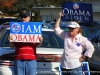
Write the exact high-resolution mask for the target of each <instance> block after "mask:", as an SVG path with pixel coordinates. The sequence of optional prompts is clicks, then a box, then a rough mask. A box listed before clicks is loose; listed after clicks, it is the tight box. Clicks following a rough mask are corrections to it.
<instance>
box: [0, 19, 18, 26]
mask: <svg viewBox="0 0 100 75" xmlns="http://www.w3.org/2000/svg"><path fill="white" fill-rule="evenodd" d="M11 21H12V22H17V21H20V20H18V19H16V18H0V25H1V24H3V23H6V22H11Z"/></svg>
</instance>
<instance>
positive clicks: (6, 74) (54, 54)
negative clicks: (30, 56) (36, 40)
mask: <svg viewBox="0 0 100 75" xmlns="http://www.w3.org/2000/svg"><path fill="white" fill-rule="evenodd" d="M42 30H43V31H42V36H43V39H44V40H43V43H42V46H41V47H38V48H37V50H36V52H37V62H38V63H37V74H40V75H41V74H42V75H45V74H49V75H50V74H58V73H59V71H58V70H59V69H58V67H59V64H60V59H61V56H62V53H63V46H64V45H63V44H64V43H63V42H64V41H63V40H62V39H61V38H59V37H58V36H57V35H56V34H55V33H54V31H53V30H52V29H44V28H43V29H42ZM9 34H10V28H6V29H4V30H3V31H2V33H1V35H0V75H14V69H13V66H14V63H13V61H14V52H15V50H14V49H11V48H10V47H9V41H8V35H9Z"/></svg>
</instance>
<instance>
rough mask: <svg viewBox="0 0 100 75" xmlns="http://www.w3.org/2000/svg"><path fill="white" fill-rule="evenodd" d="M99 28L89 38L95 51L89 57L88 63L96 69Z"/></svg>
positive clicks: (99, 63)
mask: <svg viewBox="0 0 100 75" xmlns="http://www.w3.org/2000/svg"><path fill="white" fill-rule="evenodd" d="M99 32H100V30H98V31H97V33H95V35H94V36H93V37H92V38H91V40H90V41H91V42H92V44H93V45H94V47H95V52H94V54H93V56H92V58H90V59H89V64H90V66H91V67H92V68H94V69H98V70H99V71H100V33H99Z"/></svg>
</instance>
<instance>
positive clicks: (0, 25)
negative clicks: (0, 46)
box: [0, 18, 20, 32]
mask: <svg viewBox="0 0 100 75" xmlns="http://www.w3.org/2000/svg"><path fill="white" fill-rule="evenodd" d="M10 22H20V20H18V19H13V18H5V19H0V32H1V31H2V29H4V28H7V27H9V25H10Z"/></svg>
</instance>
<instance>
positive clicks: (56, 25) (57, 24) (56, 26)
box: [55, 17, 61, 28]
mask: <svg viewBox="0 0 100 75" xmlns="http://www.w3.org/2000/svg"><path fill="white" fill-rule="evenodd" d="M60 20H61V17H59V18H58V20H57V22H56V24H55V28H58V27H59V24H60Z"/></svg>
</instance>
